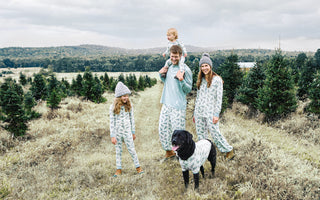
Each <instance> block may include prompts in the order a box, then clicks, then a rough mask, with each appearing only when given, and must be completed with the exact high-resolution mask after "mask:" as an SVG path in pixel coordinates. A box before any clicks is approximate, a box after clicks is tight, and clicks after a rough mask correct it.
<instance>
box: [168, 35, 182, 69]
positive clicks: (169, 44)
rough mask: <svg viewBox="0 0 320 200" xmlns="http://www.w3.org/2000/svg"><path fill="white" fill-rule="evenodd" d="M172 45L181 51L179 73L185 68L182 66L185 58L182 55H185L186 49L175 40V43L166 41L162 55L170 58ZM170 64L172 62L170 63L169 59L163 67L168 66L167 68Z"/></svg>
mask: <svg viewBox="0 0 320 200" xmlns="http://www.w3.org/2000/svg"><path fill="white" fill-rule="evenodd" d="M173 45H178V46H180V47H181V49H182V56H181V58H180V61H179V69H180V71H183V72H184V71H185V66H184V61H185V57H184V55H185V54H186V53H187V50H186V47H185V46H184V44H183V42H181V41H179V40H176V41H175V42H171V41H168V45H167V49H166V51H165V52H164V54H166V56H170V48H171V47H172V46H173ZM171 64H172V62H171V60H170V58H169V59H168V60H167V61H166V63H165V65H164V66H168V67H169V66H170V65H171Z"/></svg>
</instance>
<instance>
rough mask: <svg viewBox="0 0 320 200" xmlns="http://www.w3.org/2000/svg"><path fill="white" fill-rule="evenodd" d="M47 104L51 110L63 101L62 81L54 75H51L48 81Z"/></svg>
mask: <svg viewBox="0 0 320 200" xmlns="http://www.w3.org/2000/svg"><path fill="white" fill-rule="evenodd" d="M47 91H48V97H47V105H48V107H49V108H51V110H54V109H57V108H58V106H59V104H60V102H61V92H60V83H59V81H58V80H57V78H56V77H55V76H54V75H50V78H49V81H48V89H47Z"/></svg>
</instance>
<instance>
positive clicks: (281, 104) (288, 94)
mask: <svg viewBox="0 0 320 200" xmlns="http://www.w3.org/2000/svg"><path fill="white" fill-rule="evenodd" d="M288 64H289V63H288V61H287V60H286V59H284V56H282V55H281V51H280V50H278V51H276V53H275V55H273V56H272V59H271V60H270V61H269V62H268V63H267V69H266V71H265V74H266V79H265V80H264V82H263V87H262V88H261V89H259V91H258V101H257V103H258V109H259V110H260V111H261V112H262V113H264V114H265V115H266V120H267V121H275V120H278V119H279V118H281V117H282V116H285V115H287V114H288V113H290V112H293V111H295V109H296V108H297V100H296V97H295V90H294V83H293V79H292V76H291V74H290V72H289V67H288Z"/></svg>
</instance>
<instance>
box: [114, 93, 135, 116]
mask: <svg viewBox="0 0 320 200" xmlns="http://www.w3.org/2000/svg"><path fill="white" fill-rule="evenodd" d="M121 106H124V108H125V111H126V112H130V110H131V102H130V99H128V101H127V103H123V102H122V101H121V97H117V98H115V99H114V104H113V112H114V114H116V115H119V114H120V109H121Z"/></svg>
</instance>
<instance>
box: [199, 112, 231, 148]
mask: <svg viewBox="0 0 320 200" xmlns="http://www.w3.org/2000/svg"><path fill="white" fill-rule="evenodd" d="M195 122H196V131H197V135H198V140H202V139H208V131H209V132H210V133H211V136H212V138H213V141H214V143H215V144H216V146H217V148H218V149H219V151H220V152H222V153H225V152H230V151H231V150H232V149H233V147H232V146H230V145H229V143H228V142H227V140H226V138H225V137H224V136H223V135H222V134H221V133H220V130H219V122H218V123H216V124H214V123H213V122H212V119H210V118H207V117H195Z"/></svg>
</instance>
